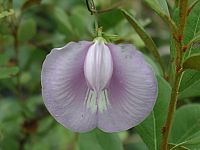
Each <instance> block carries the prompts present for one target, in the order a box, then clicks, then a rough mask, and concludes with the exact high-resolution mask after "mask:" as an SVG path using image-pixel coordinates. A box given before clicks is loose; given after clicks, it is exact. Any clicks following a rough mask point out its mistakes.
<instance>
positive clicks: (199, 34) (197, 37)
mask: <svg viewBox="0 0 200 150" xmlns="http://www.w3.org/2000/svg"><path fill="white" fill-rule="evenodd" d="M192 42H193V43H196V42H200V31H198V32H197V33H196V35H195V36H194V38H193V39H192ZM197 44H198V43H197Z"/></svg>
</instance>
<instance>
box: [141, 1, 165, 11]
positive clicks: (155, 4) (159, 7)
mask: <svg viewBox="0 0 200 150" xmlns="http://www.w3.org/2000/svg"><path fill="white" fill-rule="evenodd" d="M144 1H145V2H146V3H147V4H148V5H149V6H150V7H151V8H152V9H153V10H155V11H156V12H157V13H158V14H160V13H165V14H167V15H169V9H168V5H167V1H166V0H144Z"/></svg>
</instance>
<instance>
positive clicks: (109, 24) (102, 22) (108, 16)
mask: <svg viewBox="0 0 200 150" xmlns="http://www.w3.org/2000/svg"><path fill="white" fill-rule="evenodd" d="M121 20H123V15H122V14H121V12H120V11H119V10H118V9H117V10H113V11H110V12H107V13H102V14H100V15H99V26H102V27H103V31H106V30H108V29H111V28H113V25H117V24H118V23H119V22H120V21H121Z"/></svg>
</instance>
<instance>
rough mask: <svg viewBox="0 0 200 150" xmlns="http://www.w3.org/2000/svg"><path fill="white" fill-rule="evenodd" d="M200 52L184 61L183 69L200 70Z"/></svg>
mask: <svg viewBox="0 0 200 150" xmlns="http://www.w3.org/2000/svg"><path fill="white" fill-rule="evenodd" d="M199 60H200V54H197V55H193V56H191V57H190V58H188V59H186V60H185V62H184V63H183V69H185V70H186V69H194V70H198V71H200V61H199Z"/></svg>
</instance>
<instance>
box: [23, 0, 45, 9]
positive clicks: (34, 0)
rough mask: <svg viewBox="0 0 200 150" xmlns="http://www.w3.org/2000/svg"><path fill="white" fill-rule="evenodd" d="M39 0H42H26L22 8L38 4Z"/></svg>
mask: <svg viewBox="0 0 200 150" xmlns="http://www.w3.org/2000/svg"><path fill="white" fill-rule="evenodd" d="M41 1H42V0H27V1H26V2H25V3H24V4H23V6H22V10H25V9H27V8H29V7H31V6H33V5H36V4H40V3H41Z"/></svg>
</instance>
